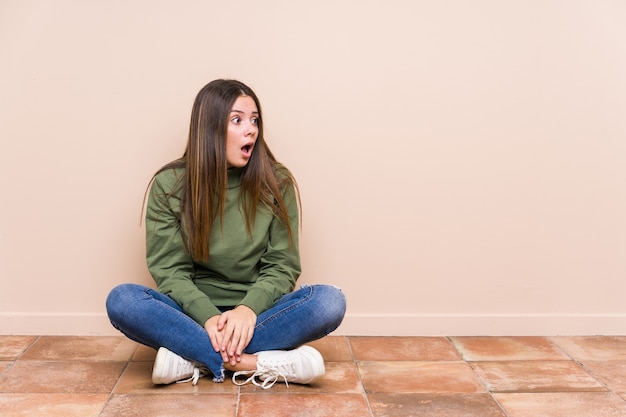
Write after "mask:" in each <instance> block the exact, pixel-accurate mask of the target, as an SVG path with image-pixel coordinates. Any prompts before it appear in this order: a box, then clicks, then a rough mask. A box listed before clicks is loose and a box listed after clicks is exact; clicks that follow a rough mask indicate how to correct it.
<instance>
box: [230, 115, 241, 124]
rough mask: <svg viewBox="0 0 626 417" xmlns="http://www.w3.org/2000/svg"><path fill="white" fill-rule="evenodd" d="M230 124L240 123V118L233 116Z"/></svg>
mask: <svg viewBox="0 0 626 417" xmlns="http://www.w3.org/2000/svg"><path fill="white" fill-rule="evenodd" d="M230 120H231V121H232V122H234V123H239V122H240V121H241V118H240V117H239V116H235V117H233V118H232V119H230Z"/></svg>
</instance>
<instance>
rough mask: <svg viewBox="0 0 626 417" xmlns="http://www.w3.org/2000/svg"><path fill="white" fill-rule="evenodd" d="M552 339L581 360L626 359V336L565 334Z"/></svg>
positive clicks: (573, 356)
mask: <svg viewBox="0 0 626 417" xmlns="http://www.w3.org/2000/svg"><path fill="white" fill-rule="evenodd" d="M551 339H552V340H553V341H554V342H555V343H556V344H557V345H559V346H560V347H561V348H562V349H563V350H564V351H566V352H567V353H569V354H570V355H571V357H572V358H574V359H576V360H578V361H581V362H585V361H605V360H606V361H623V360H626V336H575V337H565V336H563V337H552V338H551Z"/></svg>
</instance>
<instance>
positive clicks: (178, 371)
mask: <svg viewBox="0 0 626 417" xmlns="http://www.w3.org/2000/svg"><path fill="white" fill-rule="evenodd" d="M204 375H207V370H206V369H205V368H204V367H202V366H201V365H199V364H197V363H194V362H191V361H188V360H187V359H184V358H182V357H180V356H178V355H177V354H175V353H174V352H172V351H171V350H168V349H166V348H164V347H161V348H159V350H158V351H157V355H156V359H155V360H154V367H153V368H152V383H153V384H171V383H172V382H189V381H192V382H191V383H192V385H196V384H197V383H198V379H200V377H201V376H204Z"/></svg>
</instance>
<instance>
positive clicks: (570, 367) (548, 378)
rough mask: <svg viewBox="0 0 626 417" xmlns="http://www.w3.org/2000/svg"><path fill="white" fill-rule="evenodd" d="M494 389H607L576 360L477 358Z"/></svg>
mask: <svg viewBox="0 0 626 417" xmlns="http://www.w3.org/2000/svg"><path fill="white" fill-rule="evenodd" d="M472 367H473V368H474V370H475V371H476V374H477V375H478V377H479V378H480V379H482V380H483V382H484V383H485V385H486V386H487V389H488V390H489V391H491V392H556V391H565V392H567V391H605V390H606V388H605V387H604V386H603V385H602V384H601V383H599V382H598V381H596V380H595V379H594V378H593V377H592V376H591V375H589V374H588V373H587V372H585V370H584V369H583V368H582V367H580V366H579V365H578V364H577V363H575V362H574V361H511V362H474V363H472Z"/></svg>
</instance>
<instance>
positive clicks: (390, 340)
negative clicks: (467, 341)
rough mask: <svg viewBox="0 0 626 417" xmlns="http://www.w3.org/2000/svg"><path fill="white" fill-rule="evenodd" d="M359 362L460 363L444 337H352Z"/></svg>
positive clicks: (355, 355) (354, 351) (353, 347)
mask: <svg viewBox="0 0 626 417" xmlns="http://www.w3.org/2000/svg"><path fill="white" fill-rule="evenodd" d="M350 346H351V347H352V352H353V354H354V359H355V360H357V361H458V360H460V359H461V358H460V356H459V354H458V353H457V352H456V350H455V349H454V348H453V347H452V345H451V344H450V342H449V341H448V339H446V338H444V337H366V336H364V337H350Z"/></svg>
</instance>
